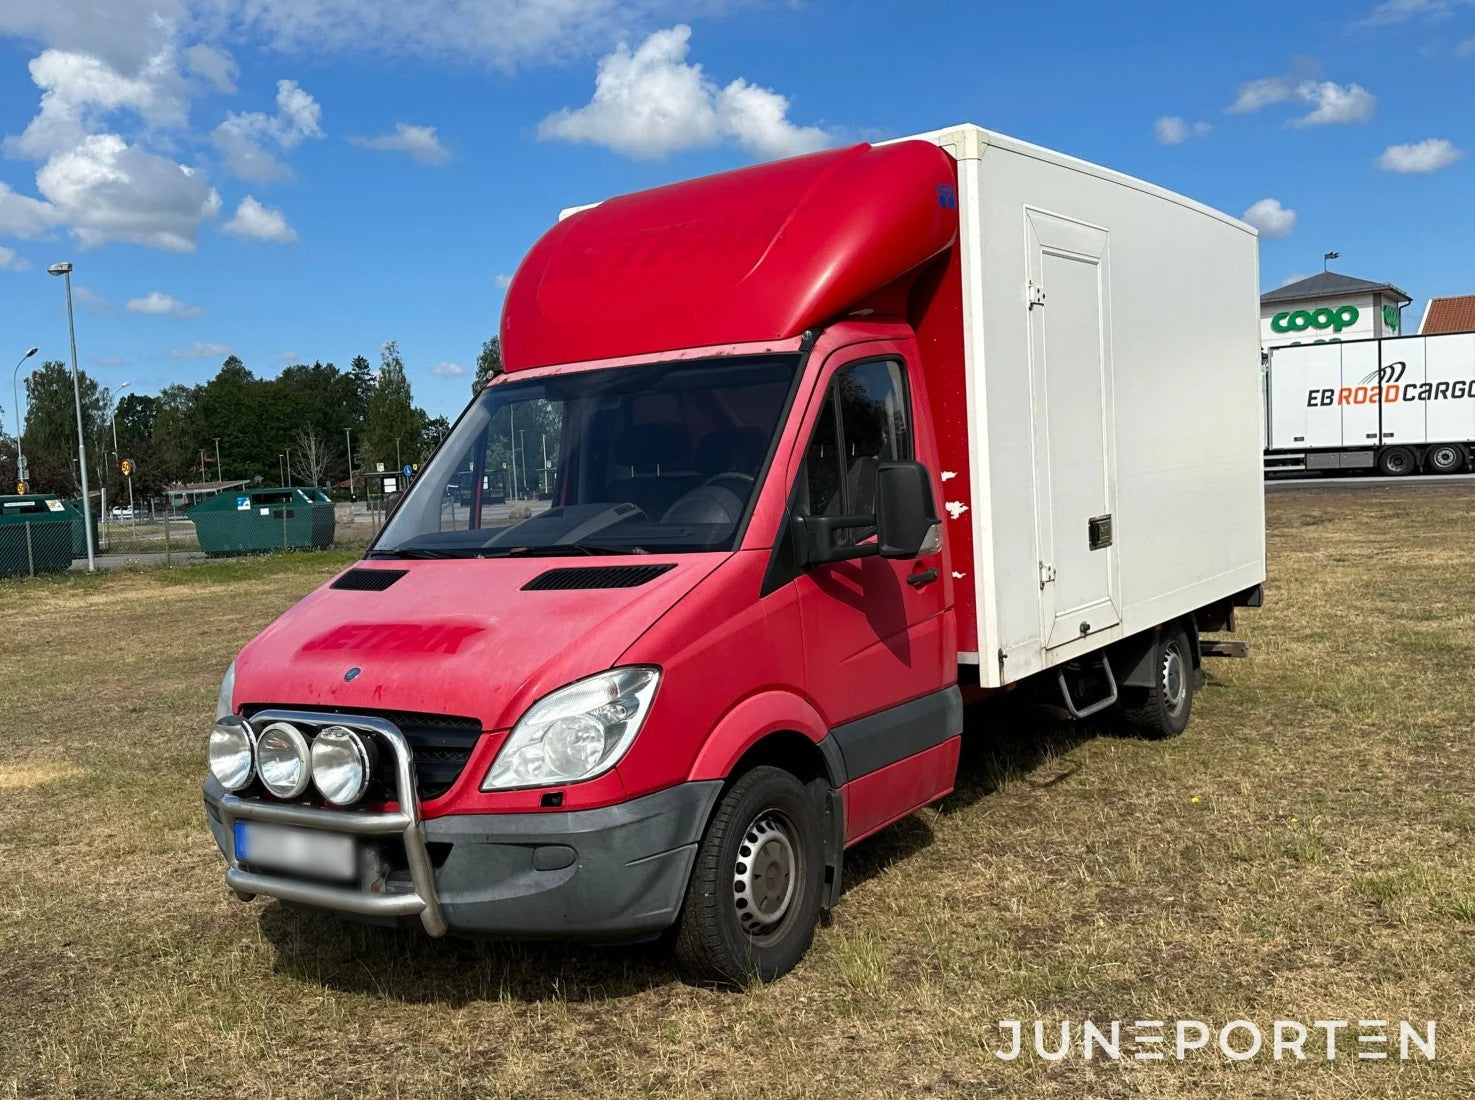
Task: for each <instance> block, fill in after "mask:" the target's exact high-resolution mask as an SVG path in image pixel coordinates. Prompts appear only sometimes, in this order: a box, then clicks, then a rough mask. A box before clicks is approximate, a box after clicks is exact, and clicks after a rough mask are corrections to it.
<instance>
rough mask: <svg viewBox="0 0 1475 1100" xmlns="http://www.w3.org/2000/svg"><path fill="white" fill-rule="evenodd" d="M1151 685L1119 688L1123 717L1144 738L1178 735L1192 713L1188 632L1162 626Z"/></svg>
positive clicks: (1154, 649) (1190, 659)
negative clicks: (1120, 690) (1120, 689)
mask: <svg viewBox="0 0 1475 1100" xmlns="http://www.w3.org/2000/svg"><path fill="white" fill-rule="evenodd" d="M1152 661H1153V664H1152V671H1153V677H1152V686H1151V687H1146V688H1140V687H1139V688H1123V689H1122V716H1123V717H1124V718H1125V719H1126V720H1127V724H1128V725H1129V726H1131V727H1132V728H1133V729H1135V730H1136V731H1137V732H1138V733H1140V734H1142V735H1143V736H1144V737H1151V738H1154V739H1162V738H1167V737H1177V736H1178V735H1179V734H1180V733H1182V732H1183V731H1184V730H1185V729H1186V728H1188V718H1189V716H1190V715H1191V714H1192V713H1193V681H1194V672H1193V654H1192V651H1191V650H1190V649H1189V641H1188V632H1187V631H1185V630H1184V629H1183V628H1182V627H1181V626H1177V625H1173V626H1168V627H1164V628H1163V629H1162V632H1161V633H1160V634H1159V635H1158V639H1157V642H1156V644H1155V645H1154V646H1153V654H1152Z"/></svg>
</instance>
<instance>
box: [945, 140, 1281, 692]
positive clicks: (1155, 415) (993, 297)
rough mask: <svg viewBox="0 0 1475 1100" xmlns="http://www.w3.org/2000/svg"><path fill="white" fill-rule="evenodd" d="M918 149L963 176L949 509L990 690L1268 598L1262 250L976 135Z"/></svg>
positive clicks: (1067, 161)
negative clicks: (962, 527) (962, 423)
mask: <svg viewBox="0 0 1475 1100" xmlns="http://www.w3.org/2000/svg"><path fill="white" fill-rule="evenodd" d="M920 137H921V139H922V140H926V141H930V142H933V143H934V144H937V145H939V146H940V147H942V148H943V149H945V150H946V151H948V152H949V153H951V154H952V155H953V157H954V158H955V159H956V160H957V161H958V184H959V186H958V200H959V210H960V215H961V227H960V232H961V234H962V270H963V297H964V301H963V317H964V323H963V339H964V351H965V361H966V368H965V369H966V400H967V415H968V422H969V425H970V428H971V430H970V431H969V441H968V451H969V453H968V462H969V468H970V469H969V473H970V479H969V480H970V481H971V486H970V493H969V497H968V498H967V499H961V498H954V497H952V495H951V494H950V493H948V488H949V486H948V485H947V484H945V485H944V493H945V494H948V500H947V508H948V512H949V515H950V516H961V517H962V520H961V521H962V522H966V523H968V524H970V525H971V536H972V544H973V561H972V565H971V567H970V566H969V565H968V564H966V563H960V564H957V565H956V566H955V570H956V572H958V573H964V572H965V571H966V575H964V576H962V577H959V578H958V579H957V583H958V584H960V585H964V584H966V585H971V586H973V590H974V598H975V609H976V618H977V638H978V648H977V650H976V651H974V652H972V653H965V654H964V655H963V657H962V659H963V660H965V661H970V660H971V661H976V662H977V664H978V666H979V680H980V683H981V684H983V685H984V686H1000V685H1002V684H1007V683H1011V682H1013V681H1016V680H1019V679H1021V678H1023V677H1025V676H1027V675H1029V674H1031V673H1034V672H1038V671H1041V670H1042V669H1045V668H1049V667H1052V666H1055V665H1059V664H1061V663H1063V662H1066V661H1069V660H1072V659H1074V658H1076V657H1079V656H1081V655H1083V654H1085V653H1089V652H1092V651H1094V650H1098V649H1100V648H1102V647H1104V646H1106V645H1108V644H1110V643H1111V642H1113V641H1115V640H1117V639H1120V638H1124V637H1127V636H1130V635H1132V634H1136V633H1138V632H1141V631H1145V630H1150V629H1151V628H1153V627H1154V626H1156V625H1158V624H1160V623H1164V622H1168V621H1170V620H1172V619H1174V618H1175V617H1180V616H1186V615H1191V614H1192V613H1193V612H1194V611H1195V610H1197V609H1199V608H1203V607H1206V606H1208V605H1211V604H1213V603H1214V602H1215V601H1219V600H1224V599H1226V598H1228V597H1232V596H1234V595H1237V594H1240V593H1244V592H1246V591H1247V590H1250V589H1253V588H1255V586H1257V585H1259V584H1261V583H1262V582H1263V581H1264V579H1265V536H1264V530H1265V509H1264V489H1263V480H1262V466H1261V439H1260V435H1261V429H1260V424H1261V419H1262V414H1261V402H1262V398H1261V386H1260V366H1259V363H1260V333H1259V298H1258V287H1259V268H1258V251H1257V242H1256V234H1255V231H1254V230H1253V229H1252V228H1251V227H1249V226H1247V225H1245V224H1243V223H1241V222H1239V221H1236V220H1235V219H1233V218H1230V217H1227V216H1226V215H1224V214H1221V213H1218V212H1217V211H1214V210H1211V209H1209V208H1208V207H1206V206H1203V205H1201V204H1199V203H1196V202H1193V201H1191V200H1189V199H1186V198H1183V197H1182V196H1179V195H1175V194H1172V193H1170V192H1168V191H1165V190H1163V189H1161V188H1158V187H1154V186H1152V185H1150V184H1147V183H1143V182H1141V181H1140V180H1135V179H1132V178H1130V177H1127V176H1124V175H1121V174H1119V173H1116V172H1112V171H1109V170H1107V169H1104V168H1100V167H1098V166H1096V165H1092V164H1087V163H1085V162H1083V161H1079V160H1075V159H1073V158H1071V157H1067V156H1063V155H1061V154H1059V153H1054V152H1051V151H1049V150H1046V149H1042V148H1039V147H1037V146H1034V145H1029V144H1027V143H1025V142H1021V141H1016V140H1014V139H1012V138H1008V137H1004V136H1002V135H999V134H995V133H992V132H990V131H986V130H983V129H981V128H979V127H976V126H962V127H956V128H952V129H949V130H942V131H936V132H933V133H929V134H924V135H920ZM960 509H966V511H960ZM1093 520H1095V521H1097V524H1096V529H1094V530H1093V528H1092V521H1093ZM1103 525H1104V526H1105V527H1107V528H1109V535H1108V536H1107V537H1108V538H1109V545H1104V546H1101V547H1100V548H1098V549H1092V535H1093V534H1095V535H1096V542H1097V543H1098V544H1099V543H1100V542H1101V541H1102V538H1101V532H1100V527H1102V526H1103ZM948 530H949V532H950V533H952V532H954V531H955V530H956V524H955V523H950V524H949V525H948ZM959 602H960V604H961V603H962V598H961V597H960V599H959Z"/></svg>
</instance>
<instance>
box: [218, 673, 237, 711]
mask: <svg viewBox="0 0 1475 1100" xmlns="http://www.w3.org/2000/svg"><path fill="white" fill-rule="evenodd" d="M235 693H236V663H235V661H232V662H231V663H230V665H229V666H228V667H227V668H226V670H225V678H224V679H223V680H221V681H220V694H219V695H217V696H216V697H215V720H216V721H217V722H218V721H220V719H222V718H224V717H225V716H226V715H227V714H230V713H231V705H230V699H231V696H232V695H234V694H235Z"/></svg>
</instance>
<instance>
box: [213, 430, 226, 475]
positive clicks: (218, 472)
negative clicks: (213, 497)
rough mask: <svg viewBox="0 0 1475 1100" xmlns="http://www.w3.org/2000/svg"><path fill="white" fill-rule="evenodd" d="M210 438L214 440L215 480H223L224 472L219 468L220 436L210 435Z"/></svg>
mask: <svg viewBox="0 0 1475 1100" xmlns="http://www.w3.org/2000/svg"><path fill="white" fill-rule="evenodd" d="M211 438H212V439H214V440H215V480H216V481H224V480H225V474H224V473H222V472H221V469H220V437H219V436H212V437H211Z"/></svg>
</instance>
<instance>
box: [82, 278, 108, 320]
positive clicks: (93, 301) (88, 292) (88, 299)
mask: <svg viewBox="0 0 1475 1100" xmlns="http://www.w3.org/2000/svg"><path fill="white" fill-rule="evenodd" d="M72 302H73V304H74V305H76V306H77V308H79V309H81V310H84V311H85V312H87V313H95V314H97V315H98V316H103V315H105V314H108V313H111V312H113V303H112V302H110V301H108V300H107V299H106V298H104V297H103V296H102V295H101V294H99V293H98V292H97V291H95V290H93V289H92V288H91V287H86V286H76V285H74V286H73V287H72Z"/></svg>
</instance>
